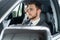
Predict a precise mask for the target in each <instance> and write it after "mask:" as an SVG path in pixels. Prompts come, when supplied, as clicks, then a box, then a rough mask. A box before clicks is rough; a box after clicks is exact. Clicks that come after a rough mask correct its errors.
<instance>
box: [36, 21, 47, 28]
mask: <svg viewBox="0 0 60 40" xmlns="http://www.w3.org/2000/svg"><path fill="white" fill-rule="evenodd" d="M36 26H46V27H48V24H47V23H46V22H45V21H43V20H40V21H39V22H38V24H37V25H36Z"/></svg>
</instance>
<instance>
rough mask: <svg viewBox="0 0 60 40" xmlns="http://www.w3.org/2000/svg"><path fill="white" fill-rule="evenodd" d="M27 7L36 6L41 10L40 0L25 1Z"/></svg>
mask: <svg viewBox="0 0 60 40" xmlns="http://www.w3.org/2000/svg"><path fill="white" fill-rule="evenodd" d="M24 4H25V5H29V4H35V6H36V7H37V8H39V9H41V3H40V2H39V1H38V0H24Z"/></svg>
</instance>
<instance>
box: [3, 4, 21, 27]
mask: <svg viewBox="0 0 60 40" xmlns="http://www.w3.org/2000/svg"><path fill="white" fill-rule="evenodd" d="M21 16H22V3H20V4H18V5H17V6H16V7H15V8H14V9H13V10H12V11H11V12H10V14H9V15H8V16H7V17H6V18H5V19H4V21H3V26H4V27H7V26H8V25H9V24H10V23H11V22H12V21H13V22H14V21H15V20H17V21H18V19H15V18H17V17H21ZM12 24H13V23H12Z"/></svg>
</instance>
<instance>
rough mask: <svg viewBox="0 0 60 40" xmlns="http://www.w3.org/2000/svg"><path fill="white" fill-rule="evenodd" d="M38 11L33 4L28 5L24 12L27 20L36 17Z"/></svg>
mask: <svg viewBox="0 0 60 40" xmlns="http://www.w3.org/2000/svg"><path fill="white" fill-rule="evenodd" d="M38 11H39V10H38V9H37V7H36V6H35V5H34V4H29V5H28V6H27V7H26V9H25V12H26V14H27V16H28V18H29V19H33V18H35V17H37V16H38Z"/></svg>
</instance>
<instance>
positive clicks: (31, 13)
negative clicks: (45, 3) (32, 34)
mask: <svg viewBox="0 0 60 40" xmlns="http://www.w3.org/2000/svg"><path fill="white" fill-rule="evenodd" d="M25 5H26V8H25V12H26V15H27V16H28V19H29V20H30V22H31V25H33V26H35V25H36V26H48V25H47V24H46V23H45V22H44V21H42V20H41V18H40V15H41V12H42V10H41V3H40V2H38V1H37V0H29V1H28V2H25ZM27 24H28V25H29V23H27Z"/></svg>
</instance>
